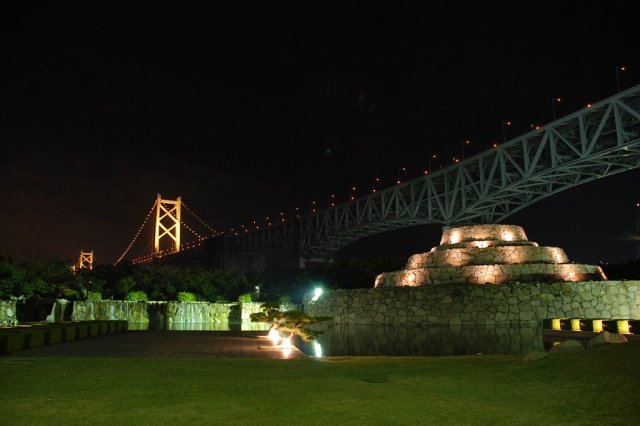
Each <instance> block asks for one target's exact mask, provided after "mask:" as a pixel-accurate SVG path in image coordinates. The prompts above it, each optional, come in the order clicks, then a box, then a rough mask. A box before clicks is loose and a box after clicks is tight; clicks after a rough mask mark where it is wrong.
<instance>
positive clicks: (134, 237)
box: [113, 200, 158, 266]
mask: <svg viewBox="0 0 640 426" xmlns="http://www.w3.org/2000/svg"><path fill="white" fill-rule="evenodd" d="M157 203H158V200H156V201H154V203H153V206H151V209H150V210H149V213H147V217H145V218H144V221H143V222H142V225H140V228H138V232H136V234H135V235H134V236H133V239H132V240H131V242H130V243H129V246H128V247H127V249H126V250H125V251H124V253H122V255H120V257H119V258H118V260H116V261H115V263H114V264H113V266H116V265H117V264H118V263H120V261H121V260H122V259H123V258H124V257H125V256H126V255H127V253H128V252H129V250H130V249H131V246H133V243H135V242H136V240H137V239H138V237H139V236H140V232H142V228H144V226H145V225H146V224H147V221H148V220H149V217H151V213H153V209H155V208H156V204H157Z"/></svg>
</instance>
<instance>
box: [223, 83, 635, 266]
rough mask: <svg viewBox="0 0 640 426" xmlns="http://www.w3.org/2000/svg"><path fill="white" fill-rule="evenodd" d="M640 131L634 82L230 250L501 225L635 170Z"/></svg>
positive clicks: (311, 248)
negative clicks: (556, 197) (554, 198)
mask: <svg viewBox="0 0 640 426" xmlns="http://www.w3.org/2000/svg"><path fill="white" fill-rule="evenodd" d="M639 134H640V85H638V86H635V87H632V88H630V89H628V90H626V91H624V92H621V93H619V94H617V95H615V96H612V97H610V98H608V99H605V100H603V101H601V102H598V103H596V104H593V105H591V106H590V107H589V108H585V109H582V110H580V111H577V112H575V113H573V114H571V115H568V116H566V117H563V118H560V119H559V120H556V121H554V122H552V123H549V124H548V125H546V126H544V127H542V128H540V129H537V130H534V131H531V132H529V133H526V134H524V135H522V136H520V137H517V138H515V139H512V140H510V141H508V142H506V143H504V144H501V145H499V146H498V147H496V148H495V149H491V150H488V151H485V152H483V153H480V154H478V155H475V156H473V157H469V158H467V159H466V160H464V161H462V162H460V163H458V164H456V165H452V166H449V167H447V168H445V169H442V170H439V171H437V172H434V173H433V174H431V175H427V176H424V177H419V178H416V179H413V180H410V181H407V182H405V183H403V184H400V185H397V186H395V187H392V188H389V189H386V190H383V191H378V192H376V193H374V194H372V195H369V196H366V197H363V198H361V199H358V200H354V201H351V202H348V203H345V204H340V205H337V206H335V207H332V208H329V209H326V210H321V211H319V212H317V213H313V214H309V215H306V216H303V217H301V218H299V219H298V220H296V221H294V222H289V223H285V224H280V225H276V226H273V227H270V228H267V229H261V230H258V231H254V232H251V233H248V234H245V235H240V236H237V237H235V240H234V243H235V244H234V247H235V251H236V253H238V254H242V253H253V252H257V251H264V250H273V249H296V250H298V251H299V252H300V254H301V255H303V256H307V257H315V256H330V255H331V254H333V253H334V252H336V251H337V250H339V249H340V248H342V247H345V246H346V245H348V244H350V243H352V242H354V241H356V240H358V239H360V238H363V237H365V236H368V235H372V234H376V233H380V232H385V231H389V230H393V229H398V228H402V227H408V226H413V225H421V224H433V223H439V224H444V225H453V224H465V223H473V222H483V223H496V222H501V221H503V220H504V219H506V218H507V217H509V216H510V215H512V214H513V213H515V212H517V211H519V210H521V209H523V208H525V207H527V206H529V205H531V204H533V203H535V202H537V201H540V200H542V199H544V198H547V197H549V196H551V195H553V194H556V193H558V192H560V191H564V190H566V189H569V188H572V187H575V186H577V185H581V184H584V183H587V182H590V181H593V180H595V179H600V178H603V177H606V176H610V175H613V174H616V173H621V172H624V171H627V170H631V169H634V168H637V167H640V138H639Z"/></svg>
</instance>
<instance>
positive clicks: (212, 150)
mask: <svg viewBox="0 0 640 426" xmlns="http://www.w3.org/2000/svg"><path fill="white" fill-rule="evenodd" d="M209 3H211V4H209V5H208V6H207V8H204V6H196V5H194V4H192V5H190V6H185V5H183V4H182V3H175V2H172V3H171V4H170V5H167V6H163V5H160V4H158V2H149V3H145V4H142V3H141V2H48V3H47V4H43V5H36V4H34V3H31V2H21V1H10V2H5V3H3V5H2V6H1V7H2V9H3V10H2V12H1V13H0V14H1V15H2V18H0V19H1V21H2V22H1V24H2V25H0V28H1V29H0V31H1V34H2V41H1V42H2V52H3V57H4V61H3V62H4V65H3V66H2V67H1V71H0V72H1V73H2V79H1V81H2V82H1V83H0V87H1V88H2V91H1V93H0V95H1V97H2V98H1V99H2V102H3V103H4V108H3V109H4V111H5V112H4V113H3V114H2V126H0V132H1V133H0V140H1V141H2V155H1V156H0V194H2V196H1V198H0V200H1V201H0V237H1V238H0V254H5V255H12V256H56V257H62V258H73V259H75V258H76V257H77V255H78V253H79V251H80V250H81V249H85V250H90V249H93V250H95V252H96V256H97V259H98V261H100V262H111V261H113V260H115V259H116V258H117V257H118V256H119V255H120V254H121V252H122V251H123V250H124V249H125V248H126V246H127V244H128V243H129V241H130V240H131V237H132V236H133V234H134V233H135V231H136V230H137V228H138V227H139V225H140V224H141V222H142V220H143V219H144V216H145V215H146V213H147V211H148V210H149V208H150V207H151V205H152V203H153V201H154V199H155V196H156V193H161V194H162V195H163V196H165V197H166V198H175V197H176V196H178V195H181V196H182V197H183V200H184V201H185V203H186V204H187V205H188V206H189V207H190V208H191V209H192V210H193V211H195V212H196V213H197V214H198V215H199V216H201V217H202V218H203V219H204V220H205V221H207V222H208V223H210V224H211V225H213V226H214V227H216V228H217V229H219V230H227V229H229V228H230V227H232V226H239V225H240V224H243V223H248V222H249V221H251V220H262V221H263V220H264V218H265V217H266V216H269V215H271V216H273V215H275V214H277V213H278V212H279V211H285V212H287V213H290V212H292V209H293V208H294V207H295V206H298V207H300V208H301V209H302V210H306V209H307V208H308V206H309V203H310V202H311V201H312V200H314V201H316V202H317V203H319V204H320V206H323V205H326V204H327V200H328V196H329V194H335V195H336V197H337V199H338V201H342V200H345V199H346V198H347V195H348V191H349V187H350V186H351V185H356V186H357V187H358V188H359V193H360V195H363V194H364V193H365V192H368V191H369V190H370V188H371V182H372V179H373V177H376V176H378V177H381V178H382V181H383V184H382V186H385V185H389V184H391V183H392V181H393V180H395V179H396V178H397V174H398V168H399V167H401V166H405V167H407V173H406V174H405V175H404V176H403V178H404V179H406V178H409V177H412V176H418V175H419V174H420V173H422V171H423V169H424V168H425V166H426V162H427V160H426V158H427V155H428V153H430V152H432V153H437V154H438V155H439V156H440V157H441V158H442V159H443V160H441V161H444V159H445V158H446V159H447V160H448V159H450V158H451V157H452V156H453V155H458V154H459V150H460V141H462V140H464V139H470V140H471V141H472V144H471V145H470V146H469V147H468V148H467V150H466V154H467V155H471V154H473V153H474V152H476V153H477V152H480V151H482V150H484V149H487V148H489V147H490V146H491V143H493V142H495V141H498V142H499V141H500V140H501V139H502V127H501V122H502V121H504V120H511V121H513V123H514V124H513V126H512V127H511V128H509V129H508V136H511V137H515V136H517V135H519V134H521V133H524V132H526V131H528V130H529V126H530V124H531V123H535V124H543V123H545V122H547V121H550V120H551V118H552V111H551V99H552V98H553V97H554V96H561V97H562V98H563V102H562V103H561V104H559V105H558V114H559V115H563V114H566V113H570V112H573V111H575V110H577V109H579V108H582V107H584V105H585V104H586V103H588V102H593V101H597V100H600V99H602V98H605V97H608V96H611V95H613V94H614V93H615V92H616V76H615V68H616V66H617V65H622V64H624V65H626V66H627V67H628V70H627V71H626V72H624V73H621V74H620V79H621V80H620V82H621V85H622V88H625V87H630V86H633V85H635V84H638V83H640V61H639V59H638V54H637V52H638V49H637V41H638V36H637V16H639V14H638V12H640V8H639V7H638V6H634V5H632V3H631V2H566V3H567V4H565V3H564V2H562V3H561V2H557V1H556V2H553V1H536V2H510V3H501V4H497V5H492V6H487V5H486V3H482V4H477V5H476V6H473V7H468V6H462V5H457V6H453V5H452V4H453V2H423V3H424V4H422V5H411V6H409V5H407V4H402V3H399V2H398V3H386V4H385V5H384V6H380V7H378V6H374V5H369V4H367V2H336V3H335V4H330V3H327V2H315V3H314V4H313V5H309V4H306V3H308V2H291V3H280V2H262V3H258V5H252V4H250V3H244V2H243V3H240V2H209ZM218 3H220V4H219V5H218ZM301 3H305V5H304V6H301ZM569 3H570V4H569ZM638 182H640V173H639V172H638V171H632V172H628V173H626V174H624V175H619V176H615V177H610V178H607V179H603V180H601V181H598V182H595V183H593V184H589V185H584V186H582V187H578V188H575V189H573V190H571V191H568V192H566V193H563V194H559V195H557V196H555V197H553V198H550V199H548V200H546V201H544V202H540V203H538V204H536V205H533V206H531V207H529V208H528V209H527V210H525V211H523V212H522V213H520V214H518V215H515V216H513V217H511V218H510V219H509V220H508V222H510V223H516V224H520V225H523V226H525V231H527V233H528V235H529V237H530V239H532V240H534V241H538V242H539V243H541V244H544V245H559V246H562V247H564V248H565V249H566V250H567V252H568V254H569V256H570V258H572V259H574V260H577V261H587V262H592V261H597V260H611V261H619V260H626V259H630V258H631V257H633V256H634V255H635V248H634V245H633V242H632V240H631V236H632V232H633V230H634V220H635V215H636V209H635V208H634V205H635V202H636V201H638V199H640V194H639V193H638V189H637V188H638ZM439 232H440V230H439V227H438V226H430V227H420V228H415V229H411V230H409V231H407V230H405V231H403V232H398V233H396V234H395V235H391V236H388V235H385V236H379V237H374V238H372V239H371V240H369V241H366V240H365V241H362V242H360V243H357V244H355V245H354V246H353V247H350V248H349V249H348V250H346V251H345V255H346V254H349V255H369V254H378V253H379V254H381V255H396V256H400V257H406V256H408V255H409V254H410V253H412V252H415V251H422V250H425V251H426V250H428V249H429V248H430V247H431V246H433V245H435V244H436V243H437V241H438V238H439ZM372 251H373V252H374V253H371V252H372ZM136 254H137V253H136Z"/></svg>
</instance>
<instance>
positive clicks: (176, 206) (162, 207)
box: [153, 194, 182, 255]
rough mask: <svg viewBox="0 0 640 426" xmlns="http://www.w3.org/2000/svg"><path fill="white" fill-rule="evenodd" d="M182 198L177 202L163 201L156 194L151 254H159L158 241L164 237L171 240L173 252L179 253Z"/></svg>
mask: <svg viewBox="0 0 640 426" xmlns="http://www.w3.org/2000/svg"><path fill="white" fill-rule="evenodd" d="M181 210H182V197H178V199H177V200H175V201H174V200H163V199H162V196H161V195H160V194H158V199H157V201H156V231H155V238H154V244H153V254H154V255H155V254H158V253H160V251H161V250H160V239H162V237H164V236H165V235H166V236H168V237H169V238H171V239H172V240H173V252H179V251H180V223H181V222H180V218H181V216H180V215H181Z"/></svg>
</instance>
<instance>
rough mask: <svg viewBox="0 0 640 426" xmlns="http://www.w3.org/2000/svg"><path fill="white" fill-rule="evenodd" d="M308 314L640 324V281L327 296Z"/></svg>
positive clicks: (369, 319)
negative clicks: (609, 320) (637, 322)
mask: <svg viewBox="0 0 640 426" xmlns="http://www.w3.org/2000/svg"><path fill="white" fill-rule="evenodd" d="M311 297H312V294H308V295H306V296H305V298H304V301H303V305H304V310H305V312H306V313H308V314H310V315H314V316H330V317H333V321H334V323H337V324H390V325H458V324H464V323H476V324H510V323H516V322H536V323H538V322H540V321H542V320H543V319H546V318H585V319H640V281H586V282H578V283H568V282H556V283H527V284H502V285H495V286H493V285H492V286H478V285H465V284H457V285H456V284H454V285H451V284H447V285H430V286H420V287H386V288H373V289H359V290H334V291H325V292H324V293H323V294H322V296H321V297H320V298H319V299H318V300H317V301H316V302H311Z"/></svg>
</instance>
